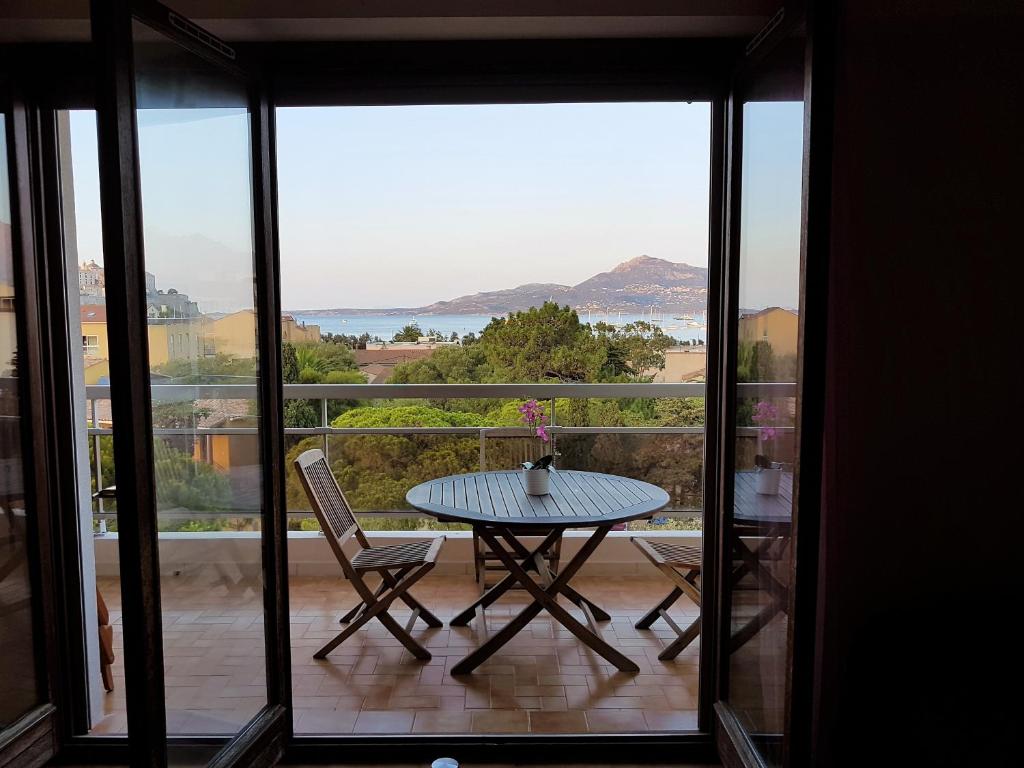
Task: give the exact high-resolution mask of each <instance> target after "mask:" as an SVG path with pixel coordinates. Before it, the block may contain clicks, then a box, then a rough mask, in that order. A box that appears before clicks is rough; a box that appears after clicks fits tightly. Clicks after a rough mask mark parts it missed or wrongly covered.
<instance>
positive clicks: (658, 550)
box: [633, 538, 702, 571]
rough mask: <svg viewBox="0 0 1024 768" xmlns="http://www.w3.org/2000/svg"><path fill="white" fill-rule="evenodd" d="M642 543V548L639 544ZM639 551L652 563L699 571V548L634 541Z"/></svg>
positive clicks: (658, 542)
mask: <svg viewBox="0 0 1024 768" xmlns="http://www.w3.org/2000/svg"><path fill="white" fill-rule="evenodd" d="M641 541H642V542H643V545H646V546H643V545H641V543H640V542H641ZM633 543H634V544H636V545H637V546H638V547H639V548H640V551H641V552H643V553H644V554H645V555H647V557H648V558H649V559H650V560H651V561H652V562H654V563H656V564H658V563H661V564H663V565H668V566H671V567H673V568H686V569H687V570H690V571H699V570H700V567H701V560H702V555H701V551H700V547H693V546H690V545H688V544H670V543H668V542H665V541H659V540H658V539H653V538H652V539H634V540H633Z"/></svg>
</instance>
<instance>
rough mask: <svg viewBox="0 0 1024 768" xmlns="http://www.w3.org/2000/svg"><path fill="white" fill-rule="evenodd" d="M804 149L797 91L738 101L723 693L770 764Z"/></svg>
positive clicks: (779, 710)
mask: <svg viewBox="0 0 1024 768" xmlns="http://www.w3.org/2000/svg"><path fill="white" fill-rule="evenodd" d="M802 152H803V103H802V102H800V101H752V102H747V103H746V104H744V105H743V160H742V162H743V166H742V168H743V180H742V181H743V183H742V187H741V189H742V193H741V194H742V202H741V208H742V210H741V235H740V276H739V307H740V318H739V332H738V349H737V355H736V358H737V381H738V390H737V393H736V398H737V399H736V403H737V413H736V425H737V426H736V448H735V450H736V477H735V485H734V488H735V504H734V514H733V533H734V536H733V541H732V553H733V562H732V575H733V580H732V584H731V588H732V600H731V611H732V634H731V637H730V638H729V644H730V645H729V647H730V649H731V651H732V655H731V657H730V672H729V698H730V703H731V704H732V706H733V707H734V709H735V710H736V712H737V713H738V714H739V716H740V717H741V719H742V720H743V722H744V724H745V726H746V728H747V729H748V731H749V733H750V734H751V736H752V738H753V739H754V741H755V743H756V744H757V745H758V747H759V748H760V750H761V753H762V755H763V757H764V758H765V760H766V761H768V762H769V764H771V765H778V764H779V763H780V761H781V758H782V734H783V727H784V722H783V720H784V716H785V703H786V679H787V672H786V643H787V634H788V631H787V630H788V626H787V621H788V617H787V615H786V613H785V610H784V609H785V608H786V606H787V601H788V594H787V593H788V588H789V578H790V564H791V563H790V558H791V556H792V546H791V536H790V533H791V531H790V523H791V519H792V504H793V500H792V489H793V463H794V461H795V458H796V457H795V453H794V451H795V439H794V438H795V417H796V383H795V382H796V372H797V352H798V325H799V317H798V307H799V292H800V213H801V210H800V200H801V179H802V173H801V168H802ZM766 384H770V386H765V385H766Z"/></svg>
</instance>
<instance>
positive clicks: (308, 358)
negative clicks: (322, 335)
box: [295, 344, 329, 383]
mask: <svg viewBox="0 0 1024 768" xmlns="http://www.w3.org/2000/svg"><path fill="white" fill-rule="evenodd" d="M318 347H319V345H316V346H314V345H313V344H300V345H299V346H297V347H295V362H296V364H297V365H298V366H299V377H300V380H301V377H302V374H303V373H304V372H305V371H307V370H309V371H315V372H316V373H327V371H328V370H329V367H328V365H327V361H326V360H325V359H324V358H323V356H322V355H321V354H320V350H319V348H318ZM303 383H306V382H303Z"/></svg>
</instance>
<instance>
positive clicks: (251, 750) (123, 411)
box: [91, 0, 291, 768]
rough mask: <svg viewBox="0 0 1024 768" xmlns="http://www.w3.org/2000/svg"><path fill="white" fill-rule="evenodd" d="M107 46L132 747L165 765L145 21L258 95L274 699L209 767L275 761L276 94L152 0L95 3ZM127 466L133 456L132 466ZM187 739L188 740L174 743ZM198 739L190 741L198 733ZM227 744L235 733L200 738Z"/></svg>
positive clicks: (267, 601) (102, 91) (106, 171)
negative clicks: (140, 114)
mask: <svg viewBox="0 0 1024 768" xmlns="http://www.w3.org/2000/svg"><path fill="white" fill-rule="evenodd" d="M91 7H92V33H93V41H94V43H95V50H96V56H97V73H98V75H97V81H96V113H97V126H98V131H97V134H98V135H97V138H98V146H99V153H100V157H101V158H102V162H101V163H100V169H99V170H100V196H101V201H102V215H103V243H104V263H105V266H106V273H107V275H108V277H107V280H106V294H107V316H108V318H109V319H110V322H109V323H108V334H109V339H110V347H111V349H113V350H118V351H119V353H120V354H118V355H112V356H111V360H110V382H111V395H112V397H111V410H112V414H113V419H114V421H115V422H116V423H118V424H120V425H127V426H122V427H119V428H118V429H117V430H115V432H114V460H115V464H116V465H117V466H118V467H120V468H122V470H121V471H120V472H118V478H117V499H118V549H119V556H120V568H121V600H122V606H123V613H122V625H123V627H124V637H125V642H124V648H123V650H122V654H123V656H124V665H125V688H126V694H127V703H128V749H129V753H130V762H131V764H132V765H133V766H136V765H137V766H153V768H163V767H164V766H166V765H167V748H168V737H167V726H166V709H165V698H164V697H165V694H164V668H163V636H162V625H161V608H160V567H159V545H158V534H157V518H156V493H155V478H154V474H153V466H154V464H153V460H154V455H153V443H152V404H151V397H150V381H149V375H148V371H149V353H148V335H147V327H146V323H145V321H144V318H145V317H146V307H145V296H146V290H145V269H144V246H143V222H142V204H141V190H140V183H141V182H140V168H139V161H138V129H137V124H136V99H135V78H134V73H135V70H134V36H133V25H134V23H135V22H136V21H139V22H141V23H143V24H145V25H146V26H147V27H149V28H151V29H155V30H156V31H158V32H160V33H161V34H162V35H163V36H164V37H166V38H167V39H168V41H169V42H171V43H174V44H176V45H178V46H180V47H182V48H185V49H186V50H188V51H190V52H191V53H193V54H196V55H198V56H200V57H201V58H203V59H204V60H206V61H208V62H210V63H211V64H213V65H214V66H216V67H219V68H220V69H222V70H224V71H226V72H229V73H230V74H232V75H235V76H240V77H241V80H240V82H242V83H244V84H245V86H246V89H247V91H248V93H249V101H250V104H249V107H250V115H251V135H250V140H251V142H252V147H251V150H252V152H251V156H252V160H251V162H252V168H251V178H252V183H253V201H254V206H253V208H254V210H253V214H254V220H253V225H254V230H255V231H254V238H253V242H254V258H255V283H256V304H257V308H258V309H259V310H260V314H259V315H258V320H257V322H258V324H259V325H258V329H257V332H258V336H259V351H260V354H261V358H260V365H259V366H258V378H257V382H258V401H259V403H260V406H261V416H262V420H263V423H262V425H261V426H262V429H261V441H260V451H261V464H262V466H263V468H264V472H263V487H262V489H261V490H262V496H263V498H262V510H263V513H262V521H261V522H262V530H263V536H262V540H263V579H264V592H263V599H264V621H265V637H266V643H267V653H266V656H265V662H266V664H267V704H266V706H265V707H264V708H263V710H262V711H261V712H260V713H259V714H257V716H256V717H255V718H254V719H253V720H252V721H250V723H249V724H248V725H246V726H245V727H244V728H243V729H242V730H241V731H240V732H239V733H238V734H237V735H235V736H234V737H232V738H231V739H230V740H229V741H227V744H226V746H225V748H224V749H222V750H221V751H220V752H219V753H218V754H217V755H216V756H215V757H214V758H213V761H212V762H211V763H210V765H213V766H218V768H219V767H220V766H233V765H260V764H264V763H266V764H272V763H273V762H274V761H275V760H276V759H277V758H279V757H280V755H281V754H282V750H283V746H284V743H285V742H286V740H287V738H288V736H289V734H290V728H291V724H290V716H289V713H290V701H291V684H290V676H289V674H288V666H287V665H288V656H287V655H286V654H283V653H282V650H283V649H286V648H287V647H288V644H289V634H288V631H289V624H288V602H287V594H286V592H285V590H284V589H282V588H281V585H283V584H285V583H286V582H285V573H286V552H285V546H284V541H283V537H284V535H285V525H284V514H283V511H284V469H283V461H282V459H283V456H282V455H281V450H282V449H281V446H282V436H283V431H282V424H283V415H282V406H281V403H282V396H281V393H282V389H281V381H280V365H281V352H280V342H279V334H280V325H279V323H277V322H274V320H273V319H272V318H274V317H275V316H276V315H269V316H268V315H266V314H263V313H264V312H267V311H269V312H276V313H277V314H279V309H278V308H279V302H278V300H277V289H276V286H277V284H278V274H277V261H276V248H275V243H276V233H275V232H274V201H273V199H272V195H273V190H274V185H275V183H274V177H273V174H274V170H273V167H272V165H271V158H272V155H271V150H270V140H271V133H270V131H271V130H272V123H271V122H270V116H269V108H268V106H267V102H266V100H265V99H256V98H254V94H256V93H258V89H257V86H256V84H255V83H254V82H253V78H251V77H250V76H249V75H248V72H249V70H248V69H247V68H246V67H245V66H244V65H243V64H242V63H241V62H239V61H238V59H237V58H236V55H235V52H234V51H233V49H231V47H230V46H227V45H226V44H224V43H222V42H220V41H217V40H216V38H212V37H206V38H204V37H203V32H202V30H200V29H199V28H197V27H195V26H194V25H191V23H190V22H188V20H187V19H183V18H182V17H180V16H178V15H177V14H175V13H174V12H172V11H170V10H169V9H168V8H166V7H164V6H162V5H161V4H159V3H157V2H153V0H111V2H98V1H94V2H92V3H91ZM124 468H128V471H125V469H124ZM177 741H178V740H177V739H176V740H175V742H177ZM186 741H188V740H186ZM192 741H194V742H195V743H196V744H200V743H207V744H209V743H211V742H212V743H213V744H220V743H223V742H224V740H223V739H220V740H216V739H209V740H199V739H197V740H192Z"/></svg>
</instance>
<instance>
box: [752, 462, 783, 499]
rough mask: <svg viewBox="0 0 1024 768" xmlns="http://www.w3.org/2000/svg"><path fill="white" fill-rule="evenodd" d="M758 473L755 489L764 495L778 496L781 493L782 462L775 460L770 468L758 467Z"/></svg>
mask: <svg viewBox="0 0 1024 768" xmlns="http://www.w3.org/2000/svg"><path fill="white" fill-rule="evenodd" d="M756 474H757V477H756V481H757V482H756V485H755V487H754V490H756V491H757V492H758V493H760V494H761V495H763V496H776V495H777V494H778V493H779V480H781V479H782V465H781V464H779V463H778V462H774V461H773V462H772V466H771V467H770V468H768V467H758V468H757V470H756Z"/></svg>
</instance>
